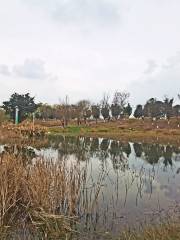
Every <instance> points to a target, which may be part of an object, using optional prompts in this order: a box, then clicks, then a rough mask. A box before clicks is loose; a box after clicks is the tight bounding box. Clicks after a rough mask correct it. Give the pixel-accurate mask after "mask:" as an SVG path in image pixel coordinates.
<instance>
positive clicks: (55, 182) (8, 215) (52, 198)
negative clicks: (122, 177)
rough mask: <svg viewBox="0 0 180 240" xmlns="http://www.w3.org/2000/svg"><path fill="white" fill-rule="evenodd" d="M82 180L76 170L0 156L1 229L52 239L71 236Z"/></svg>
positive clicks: (64, 166) (72, 167) (6, 155)
mask: <svg viewBox="0 0 180 240" xmlns="http://www.w3.org/2000/svg"><path fill="white" fill-rule="evenodd" d="M82 178H83V174H82V172H81V171H80V169H79V167H78V166H71V167H67V166H66V165H65V163H62V162H56V163H54V162H53V161H48V162H47V161H44V159H42V158H39V159H36V160H35V161H34V162H33V163H32V164H30V165H29V164H27V163H26V162H25V161H24V160H23V159H22V158H20V157H18V158H16V157H15V156H13V155H9V154H4V155H2V156H1V157H0V229H3V231H5V230H7V229H11V228H14V227H15V226H18V227H27V226H30V227H31V228H33V229H34V230H36V231H37V232H40V233H41V234H42V235H44V236H51V237H52V236H53V239H56V237H60V236H61V237H62V236H64V235H65V234H67V233H69V232H71V231H72V224H73V221H74V220H75V219H74V216H75V215H76V206H77V201H78V198H79V194H80V185H81V181H82ZM34 230H33V231H34ZM7 232H8V231H7Z"/></svg>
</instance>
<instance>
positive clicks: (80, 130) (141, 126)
mask: <svg viewBox="0 0 180 240" xmlns="http://www.w3.org/2000/svg"><path fill="white" fill-rule="evenodd" d="M48 132H49V134H65V135H73V136H89V137H103V138H111V139H114V140H122V141H141V142H159V143H173V144H179V142H180V128H179V127H178V122H177V120H176V119H174V120H171V122H170V124H168V122H167V121H164V120H163V121H159V122H152V121H150V120H146V121H142V120H134V119H133V120H125V121H117V122H106V123H103V122H101V123H98V124H95V123H93V124H89V125H82V126H76V125H73V124H72V125H70V126H68V127H66V128H62V127H57V126H54V127H49V128H48Z"/></svg>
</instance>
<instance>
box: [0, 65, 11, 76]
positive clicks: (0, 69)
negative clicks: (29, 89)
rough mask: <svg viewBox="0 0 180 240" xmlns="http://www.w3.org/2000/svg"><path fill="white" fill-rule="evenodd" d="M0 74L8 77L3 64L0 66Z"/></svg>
mask: <svg viewBox="0 0 180 240" xmlns="http://www.w3.org/2000/svg"><path fill="white" fill-rule="evenodd" d="M0 74H2V75H5V76H8V75H10V71H9V67H8V66H7V65H5V64H1V65H0Z"/></svg>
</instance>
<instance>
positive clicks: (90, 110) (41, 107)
mask: <svg viewBox="0 0 180 240" xmlns="http://www.w3.org/2000/svg"><path fill="white" fill-rule="evenodd" d="M129 97H130V94H129V93H127V92H120V91H115V93H114V94H113V97H112V100H111V101H110V96H109V95H108V94H104V95H103V97H102V99H101V101H100V102H99V103H96V104H93V103H91V102H90V101H89V100H85V99H84V100H80V101H78V102H77V103H76V104H70V103H69V100H68V97H66V98H65V100H63V101H61V102H60V103H59V104H56V105H49V104H44V103H38V104H36V103H35V98H34V97H31V96H30V94H29V93H26V94H18V93H14V94H12V95H11V97H10V99H9V100H8V101H4V102H3V105H2V106H1V112H0V115H3V113H5V114H6V115H8V116H9V117H10V118H11V119H13V120H14V119H15V113H16V108H18V113H19V121H23V120H25V119H26V118H28V117H30V116H31V115H32V114H33V113H34V115H35V117H36V118H37V119H41V120H49V119H58V120H61V121H62V124H63V125H64V126H66V125H68V122H69V121H70V120H76V121H77V124H78V125H80V124H81V123H82V121H83V122H84V123H87V121H88V120H89V119H94V120H95V121H96V122H97V121H98V120H99V119H102V118H103V119H104V121H109V120H111V119H114V120H118V119H123V118H129V117H130V116H134V117H135V118H138V119H139V118H142V119H143V118H147V117H148V118H152V119H160V118H167V119H170V118H171V117H179V115H180V105H174V99H173V98H168V97H165V98H164V99H163V100H162V101H160V100H157V99H156V98H150V99H149V100H148V101H147V102H146V103H145V105H144V106H143V105H141V104H138V105H137V106H136V109H135V110H134V112H133V111H132V110H133V109H132V106H131V105H130V103H129ZM178 97H179V99H180V95H178ZM2 109H3V110H2ZM1 118H2V117H1Z"/></svg>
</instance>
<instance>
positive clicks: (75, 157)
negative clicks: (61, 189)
mask: <svg viewBox="0 0 180 240" xmlns="http://www.w3.org/2000/svg"><path fill="white" fill-rule="evenodd" d="M3 151H13V152H14V151H16V152H17V151H22V154H23V156H25V157H26V158H29V159H33V161H36V158H38V157H40V156H43V158H44V160H45V161H61V162H65V163H66V164H67V166H71V167H72V166H79V167H80V169H81V171H84V174H85V178H84V182H83V186H82V187H81V192H80V195H79V199H78V205H77V206H76V214H77V215H78V219H79V220H78V221H79V223H80V224H78V225H77V227H76V229H77V230H78V232H84V233H86V234H87V235H89V236H91V237H92V238H93V235H94V234H95V233H96V234H97V233H111V234H113V235H116V234H119V233H120V231H121V230H123V229H125V228H127V227H129V226H132V227H136V226H138V225H141V224H142V223H145V222H147V223H149V222H151V221H152V222H155V221H157V222H158V221H159V220H160V219H161V218H163V217H165V215H166V213H167V211H168V210H169V209H170V208H171V207H172V206H175V205H176V204H179V203H180V185H179V183H180V148H179V147H175V146H171V145H166V146H165V145H160V144H147V143H132V142H129V143H125V142H121V141H114V140H109V139H98V138H87V137H52V138H50V139H49V143H48V146H46V147H41V148H39V149H37V148H34V147H33V148H32V147H28V148H21V150H20V148H18V147H17V146H8V145H5V146H1V147H0V152H1V153H2V152H3ZM64 212H65V210H64ZM94 239H95V238H94Z"/></svg>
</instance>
